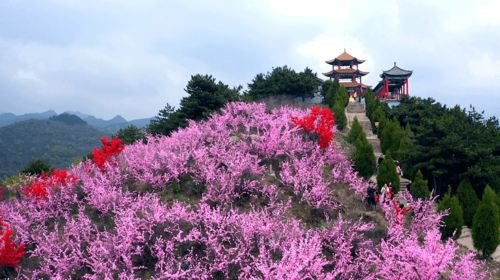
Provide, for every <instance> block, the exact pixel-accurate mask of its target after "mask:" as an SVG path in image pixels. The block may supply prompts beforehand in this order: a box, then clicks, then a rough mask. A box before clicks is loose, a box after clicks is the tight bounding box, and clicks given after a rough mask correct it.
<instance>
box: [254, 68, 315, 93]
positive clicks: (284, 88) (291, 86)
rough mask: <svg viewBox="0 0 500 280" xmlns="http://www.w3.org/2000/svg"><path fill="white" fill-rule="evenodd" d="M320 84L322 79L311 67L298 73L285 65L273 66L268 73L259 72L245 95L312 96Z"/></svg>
mask: <svg viewBox="0 0 500 280" xmlns="http://www.w3.org/2000/svg"><path fill="white" fill-rule="evenodd" d="M320 85H321V80H320V79H319V78H318V77H317V75H316V73H313V72H312V70H311V69H309V68H306V69H305V70H304V71H303V72H299V73H297V72H295V70H293V69H291V68H289V67H287V66H286V65H285V66H283V67H276V68H273V70H272V71H271V72H268V73H267V74H262V73H260V74H257V75H256V76H255V78H254V79H253V80H252V82H251V83H250V84H248V91H247V92H246V94H245V96H246V98H247V99H248V100H258V99H261V98H266V97H269V96H276V95H289V96H294V97H303V98H304V97H312V96H313V95H314V93H315V92H317V90H318V88H319V86H320Z"/></svg>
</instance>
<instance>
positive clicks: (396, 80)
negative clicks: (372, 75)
mask: <svg viewBox="0 0 500 280" xmlns="http://www.w3.org/2000/svg"><path fill="white" fill-rule="evenodd" d="M412 73H413V71H410V70H405V69H402V68H399V67H398V66H397V65H396V62H394V66H393V67H392V68H391V69H389V70H387V71H383V72H382V74H380V78H382V80H381V81H380V82H378V84H377V85H376V86H375V88H374V89H373V92H375V94H376V95H377V97H378V98H379V99H382V100H399V99H400V98H401V96H403V95H409V94H410V88H409V85H408V78H410V76H411V74H412Z"/></svg>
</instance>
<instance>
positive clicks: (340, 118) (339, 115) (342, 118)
mask: <svg viewBox="0 0 500 280" xmlns="http://www.w3.org/2000/svg"><path fill="white" fill-rule="evenodd" d="M344 108H345V107H344V106H343V105H342V104H341V103H335V105H333V109H332V111H333V114H334V115H335V120H336V123H337V129H338V130H340V131H343V130H344V128H345V127H346V125H347V117H346V115H345V110H344Z"/></svg>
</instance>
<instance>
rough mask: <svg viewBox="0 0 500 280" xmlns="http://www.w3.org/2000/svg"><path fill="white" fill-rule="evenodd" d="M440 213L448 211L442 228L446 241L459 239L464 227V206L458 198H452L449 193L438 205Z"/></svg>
mask: <svg viewBox="0 0 500 280" xmlns="http://www.w3.org/2000/svg"><path fill="white" fill-rule="evenodd" d="M438 210H439V211H441V212H442V211H445V210H448V211H449V212H448V215H447V216H445V217H444V218H443V225H442V226H441V233H442V234H443V238H444V239H448V238H449V237H453V238H454V239H457V238H458V237H460V234H461V233H462V232H461V231H462V226H463V225H464V218H463V211H462V206H460V202H459V201H458V198H457V197H456V196H450V194H449V193H447V194H445V196H444V197H443V199H442V200H441V201H440V202H439V204H438Z"/></svg>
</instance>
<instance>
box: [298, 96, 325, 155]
mask: <svg viewBox="0 0 500 280" xmlns="http://www.w3.org/2000/svg"><path fill="white" fill-rule="evenodd" d="M292 122H293V123H294V124H295V125H296V126H298V127H300V128H302V129H304V130H305V131H306V132H307V133H310V132H313V131H314V132H316V134H317V135H318V137H319V147H320V148H321V149H325V148H327V147H328V146H329V145H330V143H331V142H332V140H333V125H334V124H335V119H334V115H333V114H332V112H331V111H330V109H328V108H324V109H321V108H320V107H318V106H313V107H312V108H311V114H310V115H308V116H305V117H303V118H298V117H292Z"/></svg>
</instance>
